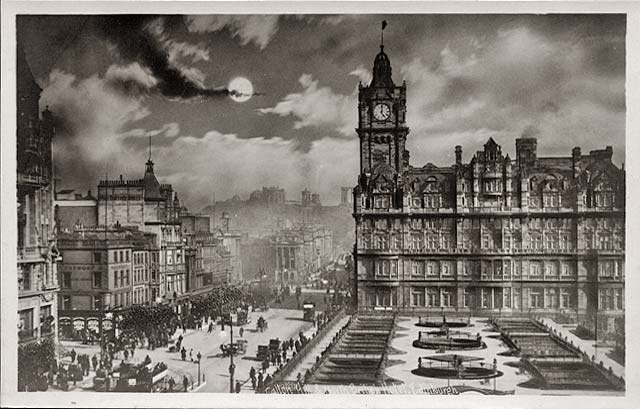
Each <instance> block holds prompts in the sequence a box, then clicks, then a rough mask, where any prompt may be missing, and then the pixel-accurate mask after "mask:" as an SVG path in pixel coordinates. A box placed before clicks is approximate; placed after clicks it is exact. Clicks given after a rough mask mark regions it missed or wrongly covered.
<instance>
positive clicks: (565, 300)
mask: <svg viewBox="0 0 640 409" xmlns="http://www.w3.org/2000/svg"><path fill="white" fill-rule="evenodd" d="M571 298H572V297H571V291H570V290H568V289H566V288H562V289H560V308H572V307H573V303H572V302H571Z"/></svg>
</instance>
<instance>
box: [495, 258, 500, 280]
mask: <svg viewBox="0 0 640 409" xmlns="http://www.w3.org/2000/svg"><path fill="white" fill-rule="evenodd" d="M494 265H495V271H494V278H496V279H499V280H500V279H502V262H500V261H497V262H496V263H494Z"/></svg>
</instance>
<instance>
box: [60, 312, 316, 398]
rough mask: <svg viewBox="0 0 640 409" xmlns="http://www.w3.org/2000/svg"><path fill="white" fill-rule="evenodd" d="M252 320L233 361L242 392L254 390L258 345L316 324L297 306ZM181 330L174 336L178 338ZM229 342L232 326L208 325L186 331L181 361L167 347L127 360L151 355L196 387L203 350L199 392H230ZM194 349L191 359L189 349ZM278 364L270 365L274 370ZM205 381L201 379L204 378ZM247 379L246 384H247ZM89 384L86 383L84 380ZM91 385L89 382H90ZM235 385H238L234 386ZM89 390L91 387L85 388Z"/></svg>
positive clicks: (81, 350)
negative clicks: (225, 350)
mask: <svg viewBox="0 0 640 409" xmlns="http://www.w3.org/2000/svg"><path fill="white" fill-rule="evenodd" d="M260 316H262V317H264V318H265V319H266V320H267V322H268V323H269V327H268V329H266V330H265V331H264V332H259V331H258V330H257V329H256V322H257V320H258V318H259V317H260ZM249 317H250V320H251V322H250V323H248V324H247V325H245V326H244V334H243V337H242V338H243V339H245V340H246V341H247V344H246V346H247V349H246V353H245V354H238V355H235V356H234V359H233V361H234V364H235V365H236V369H235V374H234V384H235V381H240V382H241V383H243V392H250V391H251V383H250V381H249V382H248V380H249V370H250V369H251V367H252V366H253V367H254V368H255V369H256V371H258V370H259V369H260V368H261V365H262V363H261V362H260V361H258V360H257V359H256V352H257V349H258V345H267V344H269V340H270V339H271V338H279V339H280V340H281V341H284V340H285V339H287V340H288V339H290V338H294V339H296V338H297V337H298V333H299V332H300V331H303V332H305V333H306V334H307V335H310V333H312V332H313V331H314V329H313V323H311V322H306V321H303V320H302V311H301V310H295V309H275V308H271V309H269V310H268V311H265V312H260V311H258V312H250V313H249ZM239 330H240V327H236V326H234V327H233V340H234V342H235V341H237V340H238V339H240V336H239ZM180 333H181V330H178V331H177V332H176V334H175V335H174V338H177V337H178V336H179V334H180ZM229 342H230V333H229V327H228V326H225V332H224V337H223V336H222V335H221V326H220V325H216V326H215V328H214V330H213V332H212V333H211V334H209V333H208V332H207V328H206V327H205V328H203V330H194V329H189V330H187V333H186V334H184V340H183V342H182V345H183V346H184V347H185V349H186V350H187V358H186V360H185V361H183V360H182V358H181V356H180V353H179V352H168V348H166V347H161V348H156V349H155V350H153V351H152V350H148V349H146V348H142V349H137V350H136V352H135V355H134V357H133V359H132V358H131V357H130V358H129V360H128V361H132V360H133V361H135V362H141V361H143V360H144V358H145V356H146V355H149V357H150V358H151V361H152V362H153V363H154V364H155V363H157V362H164V363H165V364H166V365H167V366H168V367H169V376H171V377H173V378H174V380H175V381H176V385H182V379H183V376H186V377H187V379H188V380H189V383H190V385H191V383H193V385H194V388H197V385H198V365H197V363H196V361H197V358H196V356H197V355H198V353H199V352H200V353H201V354H202V362H201V363H200V371H201V374H202V375H204V382H205V383H206V384H205V385H202V387H200V388H199V389H197V391H198V392H229V364H230V360H229V357H228V356H226V357H223V356H222V353H221V351H220V344H223V343H224V344H226V343H229ZM63 344H64V346H65V348H66V349H67V350H68V351H70V350H71V349H72V348H73V349H75V351H76V352H77V353H78V354H90V355H93V354H99V347H98V346H97V345H82V344H81V343H76V342H64V343H63ZM191 350H193V360H194V362H192V361H191V360H190V357H189V352H190V351H191ZM288 357H291V351H290V350H289V351H288ZM121 359H122V355H120V357H119V358H116V360H114V365H117V363H118V362H119V361H120V360H121ZM274 370H275V367H273V366H271V367H270V368H269V371H268V372H269V373H272V372H273V371H274ZM93 375H94V372H93V371H91V374H90V376H89V378H93ZM201 382H202V380H201ZM245 382H246V384H244V383H245ZM84 384H86V383H84ZM89 384H90V383H89ZM234 387H235V385H234ZM84 390H89V389H84Z"/></svg>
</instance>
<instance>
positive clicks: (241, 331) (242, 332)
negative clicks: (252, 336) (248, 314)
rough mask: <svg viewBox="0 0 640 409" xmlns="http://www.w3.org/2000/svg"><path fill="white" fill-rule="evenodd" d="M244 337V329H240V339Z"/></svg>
mask: <svg viewBox="0 0 640 409" xmlns="http://www.w3.org/2000/svg"><path fill="white" fill-rule="evenodd" d="M242 335H244V328H243V327H240V338H242Z"/></svg>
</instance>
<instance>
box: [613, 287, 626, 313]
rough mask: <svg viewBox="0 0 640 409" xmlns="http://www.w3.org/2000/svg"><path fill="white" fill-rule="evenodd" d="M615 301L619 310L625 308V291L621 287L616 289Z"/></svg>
mask: <svg viewBox="0 0 640 409" xmlns="http://www.w3.org/2000/svg"><path fill="white" fill-rule="evenodd" d="M613 296H614V298H615V300H614V303H615V308H616V309H618V310H622V309H624V299H623V297H624V291H623V290H622V289H621V288H616V289H614V295H613Z"/></svg>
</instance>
